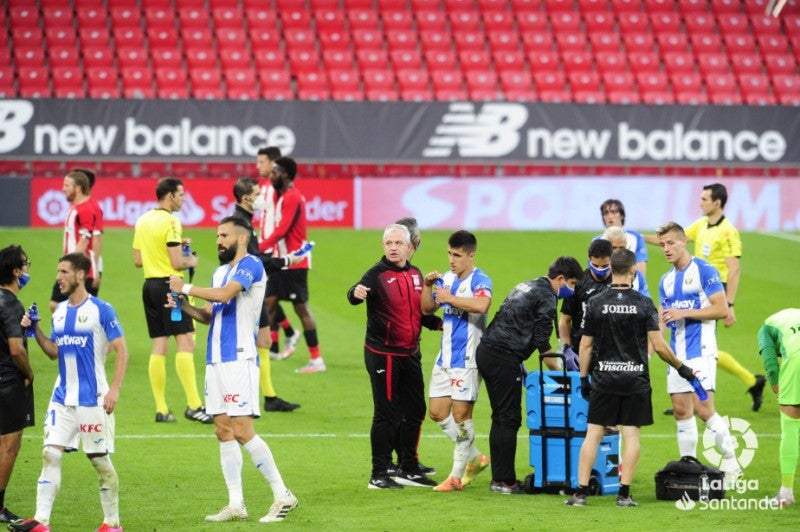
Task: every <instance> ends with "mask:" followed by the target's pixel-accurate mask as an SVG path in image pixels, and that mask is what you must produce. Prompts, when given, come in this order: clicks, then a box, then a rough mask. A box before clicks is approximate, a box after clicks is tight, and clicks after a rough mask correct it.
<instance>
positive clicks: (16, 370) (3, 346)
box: [0, 245, 33, 523]
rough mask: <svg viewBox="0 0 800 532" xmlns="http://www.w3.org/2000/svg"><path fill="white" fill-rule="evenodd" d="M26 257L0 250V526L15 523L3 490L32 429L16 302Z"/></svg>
mask: <svg viewBox="0 0 800 532" xmlns="http://www.w3.org/2000/svg"><path fill="white" fill-rule="evenodd" d="M29 268H30V262H28V256H27V255H26V254H25V251H23V250H22V248H21V247H20V246H13V245H12V246H8V247H5V248H3V249H2V250H0V523H10V522H12V521H16V520H17V519H19V516H17V515H16V514H14V513H13V512H12V511H11V510H9V509H8V508H6V506H5V496H6V488H7V487H8V481H9V479H10V478H11V472H12V471H13V469H14V462H15V461H16V459H17V455H18V454H19V449H20V445H21V444H22V429H24V428H25V427H30V426H32V425H33V390H32V388H31V385H32V384H33V370H32V369H31V364H30V361H29V360H28V350H27V341H26V338H25V334H24V332H23V330H22V327H21V326H20V321H21V320H22V316H24V315H25V307H24V306H23V305H22V303H21V302H20V301H19V299H17V296H18V295H19V291H20V290H22V288H23V287H24V286H25V285H26V284H28V281H29V280H30V275H29V274H28V270H29Z"/></svg>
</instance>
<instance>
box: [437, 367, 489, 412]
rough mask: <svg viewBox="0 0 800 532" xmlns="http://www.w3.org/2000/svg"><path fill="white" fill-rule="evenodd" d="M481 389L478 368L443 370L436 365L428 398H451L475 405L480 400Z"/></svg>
mask: <svg viewBox="0 0 800 532" xmlns="http://www.w3.org/2000/svg"><path fill="white" fill-rule="evenodd" d="M480 387H481V376H480V374H479V373H478V368H443V367H441V366H439V365H438V364H434V365H433V372H432V373H431V385H430V392H429V393H428V397H431V398H435V397H449V398H450V399H452V400H453V401H464V402H466V403H474V402H475V401H477V400H478V391H479V390H480Z"/></svg>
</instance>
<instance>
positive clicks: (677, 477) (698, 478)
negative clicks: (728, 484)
mask: <svg viewBox="0 0 800 532" xmlns="http://www.w3.org/2000/svg"><path fill="white" fill-rule="evenodd" d="M655 477H656V499H658V500H660V501H677V500H679V499H681V498H684V497H685V496H688V497H689V498H690V499H691V500H693V501H697V500H700V491H701V486H702V485H703V484H705V485H706V487H707V489H708V498H709V499H723V498H725V473H724V472H722V471H720V470H719V469H717V468H715V467H711V466H708V465H704V464H701V463H700V462H699V461H698V460H697V458H695V457H693V456H684V457H683V458H681V459H680V460H677V461H673V462H667V465H665V466H664V468H663V469H661V470H660V471H659V472H657V473H656V475H655ZM703 477H706V478H705V479H704V478H703ZM684 493H685V494H686V495H684Z"/></svg>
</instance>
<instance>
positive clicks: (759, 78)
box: [739, 74, 775, 105]
mask: <svg viewBox="0 0 800 532" xmlns="http://www.w3.org/2000/svg"><path fill="white" fill-rule="evenodd" d="M739 89H740V90H741V94H742V100H743V101H744V102H745V103H747V104H750V105H774V104H775V97H774V96H773V95H772V92H771V90H770V82H769V78H768V77H767V76H766V74H742V75H740V76H739Z"/></svg>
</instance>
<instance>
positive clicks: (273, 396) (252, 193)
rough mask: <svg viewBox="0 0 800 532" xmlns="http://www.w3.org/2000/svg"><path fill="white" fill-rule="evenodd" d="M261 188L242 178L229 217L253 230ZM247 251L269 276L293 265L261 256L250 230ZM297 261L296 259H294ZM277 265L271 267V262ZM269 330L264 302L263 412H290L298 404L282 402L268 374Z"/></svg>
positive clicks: (261, 354)
mask: <svg viewBox="0 0 800 532" xmlns="http://www.w3.org/2000/svg"><path fill="white" fill-rule="evenodd" d="M259 193H260V189H259V186H258V181H256V180H255V179H252V178H250V177H242V178H240V179H239V180H237V181H236V183H234V185H233V197H234V199H235V200H236V205H235V206H234V208H233V213H232V214H231V216H235V217H236V218H240V219H242V220H244V221H245V222H247V225H249V226H250V227H251V228H252V227H253V202H254V201H255V200H256V198H258V195H259ZM247 252H248V253H249V254H251V255H253V256H254V257H258V258H259V259H260V260H261V261H262V263H263V265H264V269H265V270H267V273H268V274H269V275H272V274H273V273H274V272H276V271H278V270H280V269H281V268H283V267H285V266H290V265H291V264H292V262H293V258H294V255H289V256H287V257H285V258H276V259H272V258H271V257H269V256H268V255H264V254H262V253H261V252H259V251H258V236H257V234H256V232H255V230H253V231H252V236H251V238H250V240H248V242H247ZM295 260H297V259H295ZM273 261H274V262H277V263H278V264H277V265H276V266H271V262H273ZM270 343H271V342H270V328H269V314H268V313H267V304H266V301H265V302H264V304H263V305H261V316H260V318H259V322H258V337H257V338H256V350H257V351H258V368H259V374H260V376H261V377H260V381H261V391H262V392H263V393H264V410H266V411H267V412H291V411H292V410H295V409H297V408H300V405H299V404H297V403H290V402H288V401H284V400H283V399H281V398H280V397H278V394H277V393H276V392H275V387H274V386H273V384H272V374H271V371H270V370H271V368H270V366H271V363H270V362H271V361H270V356H269V347H268V346H269V345H270Z"/></svg>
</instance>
